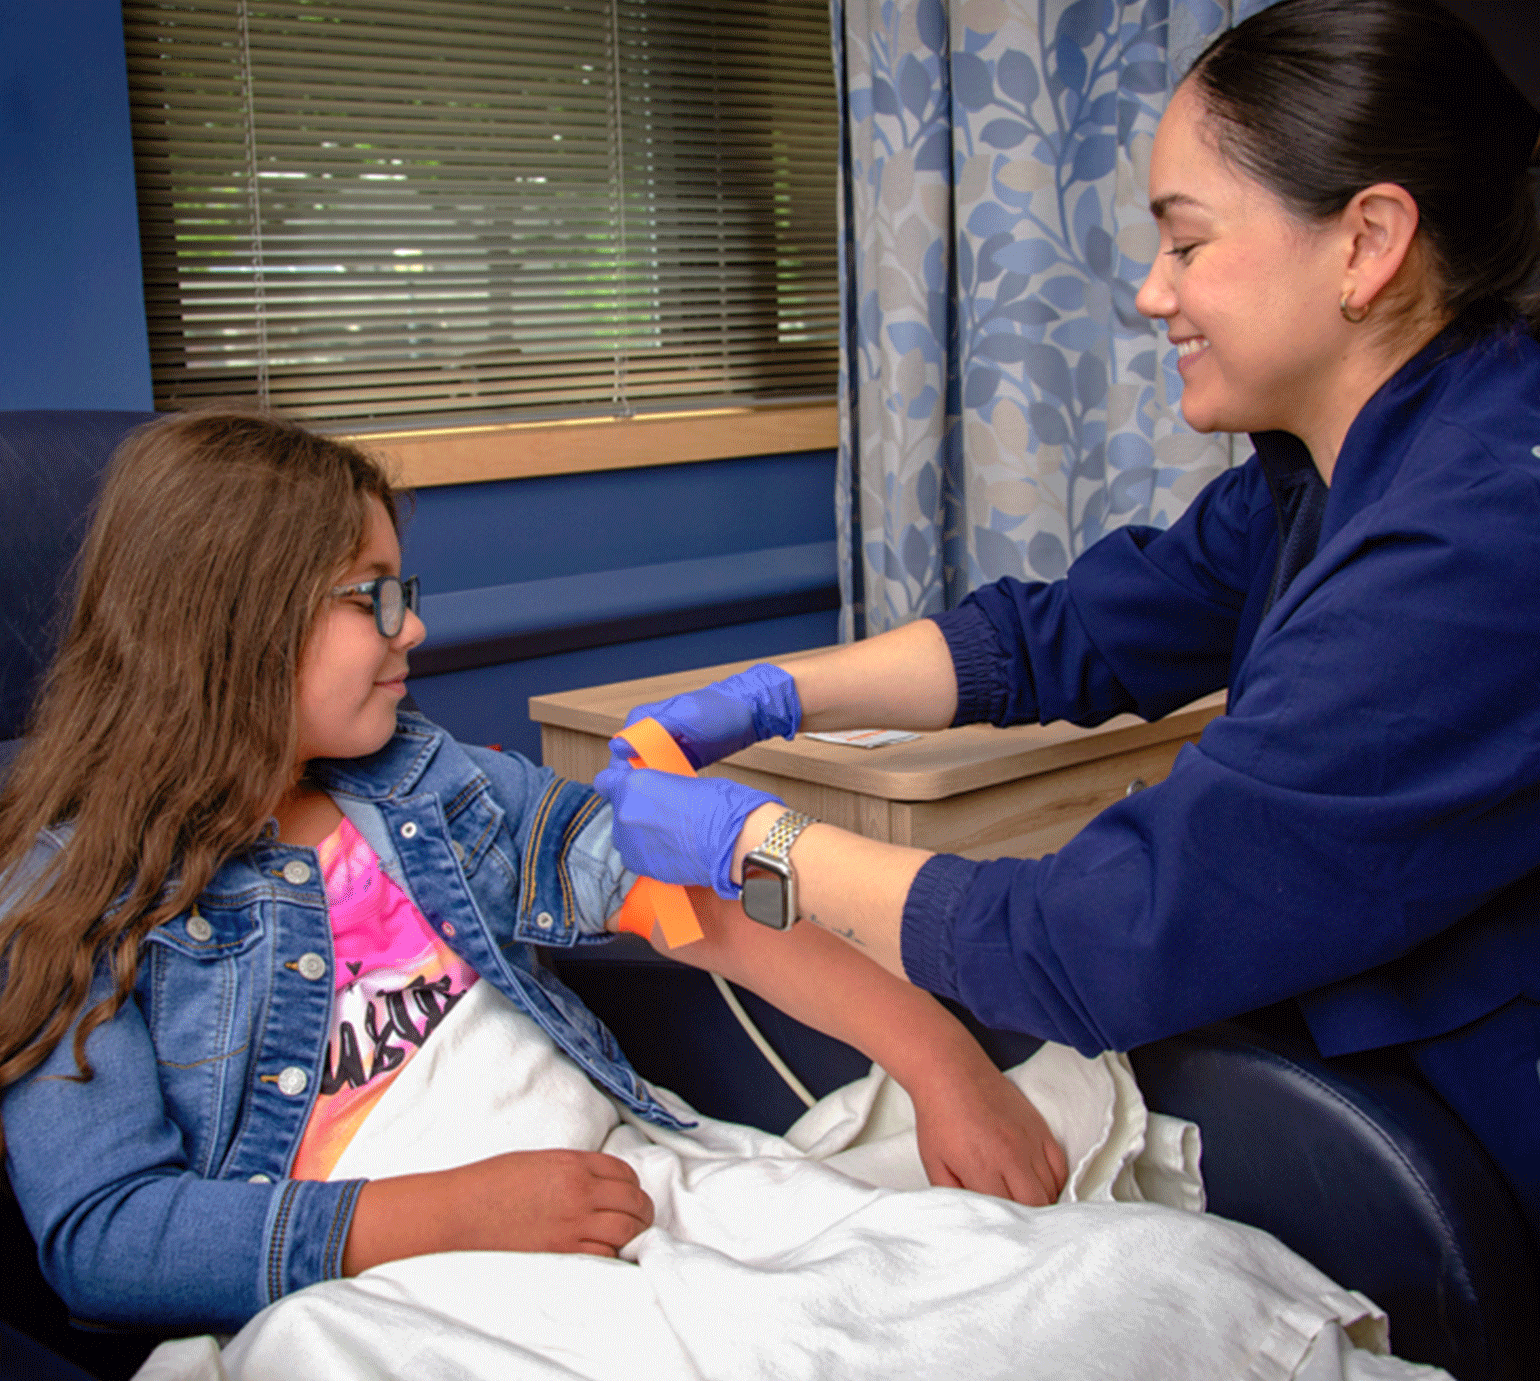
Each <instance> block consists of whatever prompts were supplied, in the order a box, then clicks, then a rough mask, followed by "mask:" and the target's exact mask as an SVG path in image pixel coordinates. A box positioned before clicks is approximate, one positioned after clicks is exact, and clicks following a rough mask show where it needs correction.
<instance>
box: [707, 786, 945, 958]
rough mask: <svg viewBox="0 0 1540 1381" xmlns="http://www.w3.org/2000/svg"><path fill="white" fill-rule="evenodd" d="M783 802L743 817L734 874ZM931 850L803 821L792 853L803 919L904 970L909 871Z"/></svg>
mask: <svg viewBox="0 0 1540 1381" xmlns="http://www.w3.org/2000/svg"><path fill="white" fill-rule="evenodd" d="M784 810H785V807H784V806H781V805H776V804H772V805H763V806H760V807H759V808H758V809H757V810H756V811H754V812H753V814H751V815H750V816H749V817H748V819H747V820H745V821H744V825H743V830H742V832H741V833H740V834H739V836H738V843H737V847H736V848H735V850H734V852H733V868H732V873H733V878H734V880H735V881H738V880H741V879H742V877H743V859H744V855H745V854H747V853H748V852H749V851H750V850H751V849H753V848H757V847H758V846H759V844H760V843H761V842H763V840H764V837H765V835H766V834H768V833H769V832H770V827H771V825H773V824H774V823H775V822H776V820H777V819H778V818H779V817H780V816H781V814H782V813H783V812H784ZM930 857H931V855H930V854H929V853H928V852H926V850H924V849H910V848H905V847H904V846H903V845H901V844H885V843H883V842H881V841H880V840H876V839H866V838H864V837H862V836H861V835H859V834H850V833H849V832H847V831H845V830H842V829H837V828H836V827H835V826H833V825H824V824H817V825H809V826H808V827H807V828H806V829H805V830H803V831H802V833H801V834H799V835H798V836H797V841H796V843H795V844H794V845H793V846H792V853H791V862H792V865H793V867H794V868H795V869H796V873H797V902H798V911H799V912H800V914H801V915H802V917H803V918H804V921H807V922H811V923H812V924H814V925H816V926H818V927H820V928H821V929H823V930H826V931H828V932H829V933H830V934H833V935H837V936H839V937H840V939H842V940H844V941H846V942H847V943H848V944H851V945H854V946H855V947H856V948H857V949H858V950H860V951H861V952H862V953H863V954H865V955H866V956H867V957H868V958H869V959H872V960H874V961H875V962H876V963H878V964H880V965H882V967H883V968H885V969H886V970H887V971H888V972H889V973H892V974H896V975H897V976H898V977H899V978H906V975H905V973H904V960H903V954H902V952H901V949H900V933H901V931H902V927H903V917H904V902H905V900H906V899H907V898H908V896H909V888H910V885H911V884H912V883H913V882H914V877H915V874H916V873H918V872H919V871H920V866H921V865H922V864H923V863H924V862H925V860H926V859H928V858H930Z"/></svg>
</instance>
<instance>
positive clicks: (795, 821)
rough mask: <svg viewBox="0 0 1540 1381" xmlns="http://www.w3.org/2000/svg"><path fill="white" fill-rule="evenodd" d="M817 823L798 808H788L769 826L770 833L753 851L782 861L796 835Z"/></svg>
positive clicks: (789, 850)
mask: <svg viewBox="0 0 1540 1381" xmlns="http://www.w3.org/2000/svg"><path fill="white" fill-rule="evenodd" d="M817 823H818V821H817V820H815V819H814V818H813V817H812V816H811V815H804V814H803V813H802V812H801V811H800V810H788V811H786V813H785V814H784V815H782V816H781V817H780V819H778V820H777V821H776V822H775V824H773V825H771V826H770V833H769V834H767V835H766V836H765V839H764V843H762V844H761V845H760V846H759V847H758V848H757V849H755V850H753V852H754V853H757V854H766V855H768V856H769V857H771V858H775V859H780V860H781V861H782V862H783V863H784V862H785V861H786V855H787V854H789V853H790V852H791V846H792V845H793V844H795V843H796V842H797V836H798V835H799V834H801V833H802V831H803V830H805V829H806V828H807V827H808V826H809V825H816V824H817Z"/></svg>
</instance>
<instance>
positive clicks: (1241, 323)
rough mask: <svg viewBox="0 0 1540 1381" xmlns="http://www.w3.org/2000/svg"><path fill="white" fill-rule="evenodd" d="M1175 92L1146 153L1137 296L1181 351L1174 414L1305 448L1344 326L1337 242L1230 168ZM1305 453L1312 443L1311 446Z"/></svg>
mask: <svg viewBox="0 0 1540 1381" xmlns="http://www.w3.org/2000/svg"><path fill="white" fill-rule="evenodd" d="M1203 114H1204V112H1203V107H1202V104H1201V101H1200V99H1199V97H1198V96H1197V95H1196V94H1195V93H1194V91H1193V89H1192V84H1191V83H1184V84H1183V85H1182V86H1180V87H1178V88H1177V91H1176V94H1175V95H1174V96H1173V97H1172V99H1171V103H1170V105H1169V106H1168V107H1167V108H1166V113H1165V115H1164V117H1163V118H1162V119H1161V122H1160V128H1159V129H1158V130H1157V131H1156V133H1155V145H1154V149H1153V151H1152V154H1151V159H1150V209H1151V210H1152V211H1153V212H1154V214H1155V219H1156V222H1157V223H1158V225H1159V227H1160V253H1159V254H1158V255H1157V256H1156V259H1155V264H1154V267H1153V268H1151V270H1150V274H1149V277H1148V278H1146V279H1145V280H1144V286H1143V287H1142V288H1141V289H1140V290H1139V296H1138V299H1137V302H1138V306H1139V310H1140V311H1141V312H1143V313H1144V314H1145V316H1149V317H1162V318H1164V319H1165V322H1166V328H1167V331H1168V336H1169V339H1170V341H1171V343H1172V344H1173V345H1175V346H1176V347H1177V348H1178V350H1179V352H1180V354H1179V357H1178V360H1177V368H1178V369H1179V370H1180V371H1181V374H1182V413H1183V415H1184V416H1185V417H1186V418H1187V420H1188V422H1189V423H1191V424H1192V426H1193V427H1195V428H1196V429H1197V430H1198V431H1200V432H1210V431H1237V432H1245V431H1269V430H1274V429H1280V430H1285V431H1291V432H1294V433H1295V434H1296V435H1297V436H1300V437H1301V438H1302V439H1303V440H1304V441H1305V442H1306V444H1307V445H1311V435H1312V432H1313V431H1314V430H1317V429H1318V427H1319V423H1320V421H1321V419H1323V418H1325V417H1327V416H1328V415H1330V413H1331V412H1332V410H1333V395H1334V383H1335V380H1336V377H1337V373H1338V370H1339V367H1340V365H1341V362H1342V358H1343V354H1344V347H1345V339H1344V331H1345V330H1347V329H1351V328H1348V327H1347V326H1346V323H1344V322H1343V320H1342V318H1341V315H1340V313H1339V311H1338V307H1337V304H1338V301H1339V299H1340V297H1341V295H1342V292H1343V288H1344V277H1343V275H1344V268H1345V259H1344V243H1343V238H1342V236H1341V235H1340V234H1339V233H1335V231H1334V228H1333V227H1332V226H1331V224H1330V223H1328V225H1326V226H1323V227H1313V226H1310V225H1306V224H1304V223H1302V222H1301V221H1300V220H1299V219H1298V218H1296V217H1294V216H1292V215H1290V214H1289V212H1288V211H1287V210H1286V209H1285V208H1284V206H1283V205H1282V203H1281V202H1279V200H1278V199H1277V198H1276V197H1275V196H1274V195H1273V194H1272V193H1271V192H1269V191H1268V190H1267V189H1266V188H1265V187H1263V186H1262V185H1261V184H1260V183H1258V182H1256V181H1254V180H1253V179H1251V178H1249V177H1247V176H1246V175H1245V174H1244V173H1242V172H1240V171H1239V170H1237V169H1235V168H1233V167H1231V166H1230V165H1229V164H1228V163H1227V162H1226V161H1225V160H1224V159H1223V158H1222V157H1221V156H1220V154H1219V152H1218V151H1217V150H1216V149H1215V148H1214V146H1213V144H1212V142H1211V140H1210V136H1209V135H1208V134H1207V133H1206V132H1205V130H1204V128H1203V124H1202V121H1203ZM1311 449H1312V450H1314V449H1315V447H1314V446H1313V445H1312V447H1311Z"/></svg>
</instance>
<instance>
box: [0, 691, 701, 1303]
mask: <svg viewBox="0 0 1540 1381" xmlns="http://www.w3.org/2000/svg"><path fill="white" fill-rule="evenodd" d="M312 774H313V775H314V776H315V777H316V779H317V780H318V781H319V782H320V783H321V785H322V786H324V787H325V789H326V790H327V791H328V793H330V794H331V796H332V798H333V799H334V800H335V801H336V802H337V804H338V806H339V807H340V808H341V809H342V810H343V812H344V813H345V814H346V815H347V816H348V817H349V818H350V819H351V820H352V821H353V823H354V825H355V826H356V827H357V828H358V830H359V832H360V833H361V834H362V835H363V837H364V838H365V839H366V840H367V841H368V842H369V844H370V845H371V846H372V847H373V848H374V850H375V852H376V853H377V854H378V855H379V857H380V861H381V864H382V867H383V868H384V870H385V871H386V873H387V874H388V875H389V876H390V877H391V878H393V879H394V881H395V882H396V883H397V884H398V885H399V886H400V887H401V888H402V889H403V891H405V892H406V894H407V895H408V896H409V897H410V898H411V899H412V900H413V901H414V902H415V904H416V906H417V908H418V909H419V910H420V911H421V912H422V914H423V916H424V917H425V919H426V920H427V922H428V923H429V925H431V926H432V927H433V928H434V930H435V931H436V932H437V933H438V934H439V935H440V936H441V937H442V938H443V939H444V940H445V941H446V942H447V943H448V944H449V945H450V947H451V948H453V949H454V950H455V951H456V952H457V953H458V954H459V955H460V956H461V957H462V958H463V959H465V960H466V961H467V962H468V963H469V964H470V965H471V966H472V967H473V968H474V969H475V970H476V972H477V973H478V974H480V975H481V976H482V978H483V979H485V980H486V981H488V982H491V983H494V984H495V985H496V986H497V987H498V988H499V989H500V990H501V991H502V992H503V993H505V994H507V996H508V997H510V998H511V999H512V1000H513V1002H514V1003H515V1004H516V1005H517V1006H518V1007H519V1008H520V1009H521V1010H523V1011H524V1012H526V1013H528V1014H529V1015H530V1016H531V1017H532V1018H533V1019H534V1020H535V1021H536V1022H538V1023H539V1025H540V1026H541V1027H542V1028H543V1029H544V1030H545V1031H546V1032H547V1033H548V1034H549V1035H550V1036H551V1038H552V1039H553V1040H554V1041H555V1043H556V1044H557V1045H558V1046H559V1047H560V1048H561V1049H562V1050H564V1051H565V1052H566V1053H567V1054H568V1055H570V1056H571V1057H572V1059H574V1060H575V1061H576V1062H577V1064H578V1065H579V1066H580V1067H581V1068H582V1069H583V1070H584V1071H585V1072H586V1073H587V1074H588V1075H589V1077H590V1078H592V1079H593V1080H594V1082H595V1083H596V1084H598V1085H599V1086H600V1087H601V1088H602V1089H604V1090H605V1091H607V1092H608V1093H610V1094H612V1095H614V1096H615V1097H616V1098H617V1099H619V1100H620V1101H621V1102H623V1103H624V1104H625V1105H627V1106H628V1107H630V1108H632V1109H634V1110H635V1111H636V1112H637V1113H638V1114H640V1115H641V1116H643V1117H645V1118H648V1119H650V1120H652V1121H654V1122H657V1123H660V1124H663V1125H668V1126H678V1125H679V1123H678V1122H677V1121H675V1119H673V1118H672V1117H671V1116H670V1115H669V1114H668V1113H667V1112H666V1111H665V1110H664V1109H663V1108H662V1106H661V1105H660V1104H659V1103H658V1102H657V1101H656V1099H654V1097H653V1096H652V1094H651V1092H650V1091H649V1090H648V1089H647V1087H646V1085H645V1084H644V1083H643V1082H642V1081H641V1080H640V1079H639V1078H638V1076H637V1074H636V1072H635V1071H634V1070H633V1069H632V1068H631V1066H630V1064H629V1063H628V1062H627V1060H626V1058H625V1056H624V1055H623V1054H621V1052H620V1050H619V1049H618V1047H617V1046H616V1043H615V1039H614V1037H613V1036H612V1035H611V1034H610V1032H609V1031H608V1030H606V1029H605V1027H604V1026H603V1025H602V1024H601V1023H600V1022H599V1021H598V1019H597V1018H595V1017H594V1016H593V1014H592V1013H591V1012H589V1011H588V1010H587V1008H586V1007H584V1006H583V1004H582V1003H581V1002H580V1001H579V1000H578V998H577V997H576V996H575V995H574V994H573V993H572V992H570V991H569V990H568V989H567V988H565V987H564V986H563V985H562V984H561V983H560V982H559V981H558V980H557V979H556V978H555V977H554V976H553V975H552V974H551V973H550V972H549V971H547V970H546V969H544V968H543V967H541V966H540V965H539V964H538V963H537V961H536V958H535V953H534V951H533V950H531V948H530V945H531V944H538V945H558V946H571V945H573V944H575V943H579V942H581V941H584V940H588V939H598V938H600V937H601V936H602V934H603V922H604V919H605V917H606V916H608V915H610V914H611V913H612V912H613V911H614V910H615V909H616V908H617V907H618V906H619V904H620V901H621V899H622V898H623V896H624V894H625V892H626V890H627V888H628V887H629V885H630V884H631V882H632V881H634V877H633V875H632V874H630V873H628V872H625V871H624V869H623V865H622V864H621V863H620V861H619V858H618V856H617V855H616V854H615V853H614V851H613V850H612V849H611V848H610V842H609V808H608V806H607V805H605V804H604V802H603V801H602V799H600V798H599V797H597V796H595V795H594V793H593V792H592V791H591V790H589V789H588V788H587V787H585V786H582V785H579V784H577V783H573V782H568V781H565V780H563V779H561V778H559V777H556V776H554V775H553V774H552V773H551V772H550V771H549V770H548V769H542V768H537V767H535V766H533V765H532V764H531V763H529V762H528V761H526V760H525V759H523V758H520V757H516V756H513V755H504V754H501V753H496V752H493V751H490V750H487V749H481V748H471V747H466V746H464V745H461V744H458V743H456V742H455V741H454V740H453V739H451V738H449V737H448V736H447V735H446V734H445V733H444V732H443V731H442V730H441V729H438V728H436V727H435V726H434V725H432V724H430V723H429V722H428V721H427V720H425V719H423V718H422V717H421V716H419V715H416V714H409V713H403V714H402V715H401V717H400V720H399V723H398V727H397V732H396V734H395V736H394V738H392V739H391V741H390V742H389V743H388V744H387V745H386V746H385V747H384V748H383V749H381V750H380V751H379V752H378V753H376V754H374V755H373V756H371V757H368V758H360V759H355V760H351V761H327V762H317V763H313V764H312ZM67 838H68V833H67V827H66V828H65V829H60V830H53V831H49V832H47V834H46V835H45V836H44V837H43V838H41V839H40V840H39V842H38V845H37V847H36V848H35V849H34V851H33V853H32V855H31V856H30V857H29V860H28V864H27V865H25V868H24V873H25V872H30V870H31V869H32V868H33V867H40V866H41V865H42V863H43V862H44V861H45V860H46V858H47V857H48V856H49V855H50V854H51V853H52V852H54V851H56V850H57V849H59V848H61V847H63V845H64V844H65V842H66V841H67ZM7 890H9V889H7ZM10 895H11V896H14V895H15V893H14V891H11V892H10ZM3 905H4V900H3V898H0V907H3ZM333 962H334V961H333V956H332V942H331V927H330V923H329V919H328V913H327V906H326V897H325V893H324V891H323V888H322V878H321V869H320V862H319V859H318V858H317V855H316V852H315V850H314V849H310V848H302V847H297V846H293V845H289V844H284V843H281V842H279V840H278V838H277V830H276V824H274V823H272V822H270V823H269V825H268V826H267V828H266V829H265V830H264V832H263V834H262V836H261V837H260V838H259V839H258V840H257V842H256V843H255V844H253V845H252V846H251V847H250V848H249V849H247V850H246V851H245V852H244V853H242V854H241V855H240V856H238V857H236V858H232V859H230V860H229V861H228V862H226V863H225V864H224V865H223V866H222V867H221V868H220V870H219V872H218V873H217V874H216V875H215V877H214V879H213V880H212V882H210V884H209V886H208V887H207V889H206V890H205V891H204V892H203V894H202V895H201V896H200V897H199V898H198V902H197V904H196V906H195V907H194V908H193V909H192V910H191V911H189V912H188V913H187V914H186V915H183V916H179V917H177V918H175V919H173V920H171V921H168V922H166V923H165V924H164V925H161V926H158V927H157V928H156V929H155V930H154V931H153V932H152V933H151V934H150V936H149V937H148V941H147V943H146V944H145V945H144V947H143V950H142V952H141V955H140V963H139V971H138V979H137V983H136V987H135V990H134V999H135V1000H134V1001H132V1002H130V1003H127V1004H125V1005H124V1007H123V1008H122V1010H121V1011H120V1012H119V1013H118V1014H117V1016H116V1017H114V1018H113V1020H111V1021H110V1022H107V1023H105V1024H104V1025H102V1026H100V1027H98V1028H97V1029H96V1030H95V1031H94V1032H93V1033H92V1034H91V1036H90V1038H89V1039H88V1041H87V1042H86V1053H87V1055H88V1056H89V1058H90V1061H91V1064H92V1066H93V1067H94V1069H95V1078H94V1079H92V1080H90V1081H89V1082H80V1081H78V1080H76V1079H72V1078H71V1077H70V1076H71V1075H73V1074H74V1073H75V1064H74V1058H73V1056H72V1054H71V1048H70V1038H69V1037H66V1039H65V1040H63V1041H61V1042H60V1044H59V1046H58V1047H57V1048H56V1049H55V1050H54V1051H53V1053H52V1054H51V1055H50V1056H49V1058H48V1059H47V1060H46V1061H45V1062H44V1063H43V1064H42V1065H41V1066H39V1068H38V1069H37V1070H35V1071H34V1072H33V1073H32V1074H31V1075H29V1076H28V1077H27V1078H26V1079H24V1080H22V1081H21V1082H19V1083H17V1084H15V1085H13V1086H12V1087H11V1088H10V1089H9V1090H8V1091H7V1093H6V1095H5V1100H4V1109H3V1116H4V1128H5V1137H6V1164H7V1169H8V1170H9V1173H10V1178H11V1184H12V1186H13V1187H14V1189H15V1192H16V1195H17V1198H18V1200H19V1202H20V1204H21V1208H22V1212H23V1213H24V1215H25V1216H26V1219H27V1223H28V1226H29V1227H30V1228H31V1229H32V1232H33V1235H34V1236H35V1237H36V1239H37V1242H38V1250H39V1259H40V1262H41V1265H42V1269H43V1273H44V1275H45V1276H46V1277H47V1278H48V1280H49V1282H50V1283H51V1284H52V1285H53V1286H54V1288H55V1289H56V1290H57V1291H58V1292H59V1293H60V1294H61V1295H62V1296H63V1297H64V1299H65V1301H66V1302H67V1303H68V1304H69V1305H70V1307H71V1309H72V1310H73V1311H74V1313H75V1314H76V1315H78V1316H80V1317H83V1318H86V1319H90V1320H93V1321H96V1322H100V1323H108V1324H134V1325H138V1326H150V1327H154V1328H157V1329H163V1330H168V1331H169V1330H186V1329H189V1328H191V1329H214V1330H217V1331H233V1330H234V1329H236V1328H238V1327H239V1326H240V1325H241V1324H243V1323H244V1322H245V1321H246V1320H247V1319H249V1318H250V1317H251V1316H252V1315H253V1314H255V1313H256V1312H257V1311H258V1310H260V1309H261V1308H263V1307H264V1306H265V1305H267V1304H270V1303H271V1302H272V1301H274V1300H275V1299H278V1298H279V1297H280V1296H282V1295H284V1294H287V1293H288V1292H289V1291H291V1290H297V1289H300V1288H302V1287H303V1286H306V1285H309V1284H311V1283H313V1282H315V1281H318V1280H325V1279H328V1278H330V1277H334V1276H336V1275H338V1274H340V1271H341V1264H342V1253H343V1246H344V1244H345V1242H346V1240H347V1235H348V1229H349V1227H350V1225H351V1222H352V1215H353V1210H354V1207H355V1205H356V1202H357V1198H358V1192H359V1189H360V1188H361V1187H362V1184H363V1183H364V1182H363V1181H361V1180H355V1181H347V1182H337V1183H323V1182H319V1181H301V1180H290V1179H287V1178H286V1176H287V1173H288V1170H289V1166H290V1164H291V1163H292V1160H293V1157H294V1154H295V1151H296V1149H297V1147H298V1145H299V1141H300V1137H301V1134H302V1132H303V1130H304V1127H305V1123H306V1121H307V1119H308V1118H309V1116H310V1110H311V1106H312V1104H313V1102H314V1099H315V1095H316V1091H317V1090H318V1089H319V1087H320V1084H321V1078H322V1075H323V1072H324V1068H325V1061H326V1058H327V1043H328V1035H329V1029H330V1016H331V1002H332V994H333V991H334V981H333V977H332V968H333ZM108 987H109V982H108V979H107V978H106V975H105V974H98V978H97V982H96V985H95V988H94V989H93V992H92V997H91V1001H92V1002H94V1001H95V1000H96V999H97V998H99V997H100V996H101V995H102V994H104V993H105V992H106V991H107V990H108Z"/></svg>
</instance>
